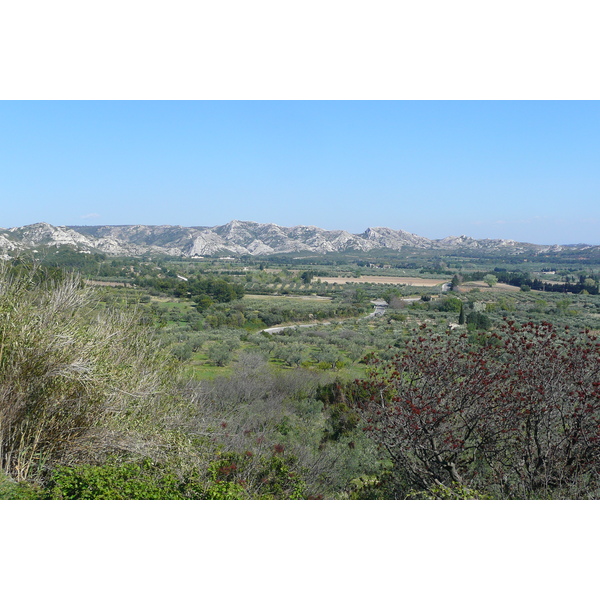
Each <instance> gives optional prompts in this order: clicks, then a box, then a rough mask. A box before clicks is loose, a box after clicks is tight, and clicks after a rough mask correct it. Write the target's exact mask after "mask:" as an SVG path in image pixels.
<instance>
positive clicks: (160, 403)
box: [0, 265, 176, 482]
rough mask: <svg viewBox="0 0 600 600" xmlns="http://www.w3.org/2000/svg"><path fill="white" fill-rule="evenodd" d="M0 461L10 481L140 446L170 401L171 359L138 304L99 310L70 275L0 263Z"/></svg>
mask: <svg viewBox="0 0 600 600" xmlns="http://www.w3.org/2000/svg"><path fill="white" fill-rule="evenodd" d="M0 339H1V343H0V468H1V469H2V470H3V471H4V472H5V473H6V474H7V475H9V476H11V477H12V478H14V479H15V480H16V481H17V482H18V481H23V480H26V479H29V478H31V477H37V476H41V475H42V474H43V471H44V469H47V468H51V467H53V466H55V465H57V464H63V465H68V464H74V463H76V462H79V461H85V460H90V459H91V460H94V461H96V460H99V459H100V457H101V456H102V455H103V454H105V453H107V452H110V451H113V450H115V449H116V448H119V449H121V450H134V451H136V452H142V453H143V452H146V451H149V450H150V447H151V446H152V444H153V442H151V441H150V438H152V436H154V435H159V432H160V431H161V430H162V425H161V420H162V419H169V418H170V417H171V416H172V414H173V409H174V408H175V404H174V403H172V402H171V397H170V395H169V394H170V392H171V391H172V389H173V384H174V382H175V380H176V377H175V370H174V366H173V363H174V361H172V360H171V359H169V357H168V356H167V355H166V354H164V352H162V351H160V350H158V349H157V347H156V346H155V345H154V344H153V341H152V335H151V333H150V331H149V330H148V329H146V328H145V327H142V326H140V325H139V323H138V317H137V313H136V311H135V310H133V309H131V310H128V312H127V313H122V312H114V311H110V310H99V309H98V307H97V304H96V302H95V301H94V295H93V291H92V290H90V289H89V288H85V287H83V286H82V284H81V282H80V280H79V279H78V278H77V277H75V276H69V277H66V278H65V279H64V281H57V280H48V279H45V278H44V276H43V273H40V271H39V270H36V269H34V268H30V269H25V270H21V271H20V272H19V273H17V274H15V273H14V272H11V270H10V268H9V267H7V266H6V265H5V266H3V267H2V268H1V270H0Z"/></svg>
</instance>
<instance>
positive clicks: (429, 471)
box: [358, 321, 600, 498]
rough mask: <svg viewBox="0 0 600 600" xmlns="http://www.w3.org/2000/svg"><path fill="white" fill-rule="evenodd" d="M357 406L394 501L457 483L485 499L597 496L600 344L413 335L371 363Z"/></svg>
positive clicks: (530, 332)
mask: <svg viewBox="0 0 600 600" xmlns="http://www.w3.org/2000/svg"><path fill="white" fill-rule="evenodd" d="M363 385H364V387H365V390H366V391H368V392H369V393H368V400H363V401H361V402H360V403H359V404H358V411H359V413H360V415H361V417H362V419H363V427H364V429H365V431H366V432H367V434H368V435H369V436H371V437H372V438H374V439H375V440H376V441H377V442H378V443H379V445H380V447H381V448H382V449H384V450H385V452H386V454H387V455H388V456H389V458H390V459H391V462H392V464H393V472H394V475H395V478H396V481H397V493H398V495H399V496H400V497H402V496H403V495H404V496H406V495H408V494H409V493H410V492H411V491H415V490H417V491H431V490H435V489H438V490H439V489H453V488H456V487H457V486H458V487H462V488H463V489H464V488H468V489H471V490H477V491H479V492H482V493H484V494H488V495H491V496H492V497H494V498H596V497H599V496H600V486H599V485H598V483H599V478H598V475H599V473H600V343H599V341H598V340H597V338H596V336H594V335H592V334H591V333H590V332H589V331H578V332H575V333H571V332H570V331H569V329H568V328H564V329H561V330H558V329H557V328H555V327H554V326H553V325H552V324H550V323H541V324H535V323H532V322H530V323H526V324H523V325H517V324H516V323H514V322H511V321H506V322H505V323H504V324H503V326H502V327H500V328H498V329H497V330H496V331H494V332H492V333H487V334H481V336H480V338H479V341H478V343H473V342H472V341H470V340H469V338H468V337H467V335H465V334H459V335H456V334H453V333H448V334H447V335H438V334H434V333H432V332H430V331H429V330H428V329H427V328H423V329H421V330H420V331H419V333H418V335H417V336H415V337H414V338H413V339H411V340H410V341H409V342H408V343H407V345H406V347H405V348H404V350H403V351H402V352H401V353H400V354H399V355H398V356H397V357H396V358H394V359H393V360H391V361H389V362H386V363H381V362H380V363H377V362H375V363H374V364H373V365H372V369H371V371H370V375H369V377H368V378H367V380H366V381H365V382H364V384H363Z"/></svg>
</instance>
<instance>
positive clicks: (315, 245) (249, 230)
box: [0, 220, 598, 257]
mask: <svg viewBox="0 0 600 600" xmlns="http://www.w3.org/2000/svg"><path fill="white" fill-rule="evenodd" d="M62 245H69V246H73V247H74V248H76V249H78V250H81V251H100V252H104V253H106V254H111V255H115V256H141V255H145V254H166V255H169V256H182V257H194V256H215V255H217V256H222V255H244V254H245V255H252V256H265V255H269V254H278V253H290V252H311V253H318V254H325V253H327V252H344V251H348V250H352V251H364V252H367V251H369V250H376V249H380V248H386V249H390V250H400V249H401V248H429V249H440V250H443V249H447V250H452V249H460V248H465V249H473V250H495V249H497V250H500V249H502V250H503V251H508V252H510V253H514V254H520V253H522V252H528V251H529V252H531V251H534V252H536V251H537V252H561V251H562V250H563V249H566V248H574V247H577V248H598V247H597V246H586V245H581V244H577V245H570V246H559V245H554V246H543V245H537V244H528V243H524V242H515V241H514V240H490V239H485V240H476V239H474V238H471V237H467V236H464V235H461V236H450V237H446V238H443V239H438V240H430V239H428V238H424V237H421V236H418V235H415V234H413V233H408V232H406V231H402V230H394V229H390V228H388V227H369V228H368V229H367V230H366V231H364V232H363V233H360V234H353V233H348V232H347V231H342V230H333V231H329V230H327V229H320V228H319V227H314V226H310V225H297V226H295V227H282V226H280V225H276V224H274V223H255V222H254V221H237V220H234V221H230V222H229V223H227V224H225V225H217V226H215V227H203V226H198V227H182V226H179V225H89V226H71V227H57V226H54V225H50V224H48V223H35V224H33V225H26V226H24V227H13V228H11V229H0V255H1V254H2V253H4V254H6V252H9V251H18V250H28V249H33V248H37V247H43V246H62Z"/></svg>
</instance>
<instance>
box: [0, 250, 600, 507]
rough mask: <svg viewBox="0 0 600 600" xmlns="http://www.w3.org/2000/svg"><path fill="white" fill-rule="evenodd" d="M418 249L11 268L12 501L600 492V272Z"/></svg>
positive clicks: (3, 378) (2, 303) (64, 257)
mask: <svg viewBox="0 0 600 600" xmlns="http://www.w3.org/2000/svg"><path fill="white" fill-rule="evenodd" d="M415 260H418V261H419V262H418V264H415V265H413V264H409V263H404V264H400V263H398V264H393V265H385V264H380V265H372V264H369V265H366V264H364V263H361V264H359V262H360V261H358V262H357V261H356V260H355V259H353V258H350V257H347V258H346V259H342V258H341V257H338V258H336V259H335V260H331V259H326V258H321V259H319V260H318V261H313V260H312V259H310V260H306V261H304V262H301V261H295V260H294V259H293V258H288V259H287V262H285V261H284V259H283V258H282V257H274V258H273V259H272V261H271V262H265V261H263V260H262V259H261V262H252V261H249V260H242V261H240V262H235V261H234V262H231V263H227V264H225V263H223V262H222V261H219V260H206V261H202V262H195V261H191V262H189V261H188V262H186V261H175V260H164V259H160V260H155V259H131V258H123V259H118V260H116V259H108V258H106V257H103V256H102V255H86V254H78V253H76V252H73V251H72V250H70V249H66V250H58V251H56V252H54V253H50V254H47V255H46V256H44V257H42V260H41V261H38V262H37V263H35V265H34V263H33V262H31V261H27V260H25V259H16V260H12V261H5V262H4V263H3V264H2V265H1V269H0V336H1V337H0V470H1V472H2V476H1V477H0V497H3V498H32V499H51V498H56V499H63V498H64V499H68V498H69V499H136V498H137V499H141V498H148V499H150V498H153V499H304V498H337V499H392V498H395V499H418V498H436V499H438V498H439V499H462V498H502V499H504V498H507V499H508V498H519V499H530V498H597V497H598V496H599V495H600V488H599V486H598V475H599V469H600V429H599V428H600V396H599V394H600V342H599V341H598V339H597V333H598V332H599V331H600V295H599V294H598V291H599V288H598V274H597V273H596V272H594V271H593V269H584V270H582V269H581V266H580V265H573V266H565V267H564V269H563V270H562V271H559V270H552V269H550V268H549V266H548V265H547V264H544V263H537V264H535V265H531V266H529V267H528V270H518V269H515V268H510V267H509V265H508V263H503V262H499V263H498V264H499V265H503V266H496V267H494V268H493V269H489V268H487V267H486V264H485V261H483V262H482V263H471V262H465V261H464V260H459V259H453V260H454V262H451V261H450V260H441V259H439V258H436V259H432V258H431V257H429V256H427V255H423V256H421V257H420V258H418V259H417V258H415ZM470 260H471V259H468V261H470ZM511 260H512V259H511ZM311 261H312V262H311ZM383 268H386V269H387V272H386V282H382V279H380V278H379V276H377V277H375V276H373V277H368V276H369V275H372V274H373V273H381V269H383ZM541 269H545V271H543V272H542V271H541ZM540 273H541V274H540ZM361 275H364V276H366V277H365V278H364V279H361ZM328 277H332V278H335V281H334V282H331V283H327V282H326V281H324V280H325V279H327V278H328ZM394 277H397V278H398V279H395V278H394ZM400 277H405V278H406V277H411V282H412V285H406V284H405V281H406V280H402V279H399V278H400ZM420 278H426V279H420ZM89 280H92V281H93V283H94V282H102V283H109V284H110V286H98V285H93V284H89V283H86V281H89ZM387 280H389V282H387ZM434 281H435V284H433V285H432V283H433V282H434ZM441 281H447V284H448V285H447V286H446V287H447V288H448V287H449V288H450V289H449V291H448V289H446V291H442V287H441V285H440V282H441ZM394 282H396V283H394ZM421 282H422V285H418V284H419V283H421ZM502 282H505V283H506V284H507V285H504V286H503V285H501V283H502ZM112 286H117V287H112ZM534 288H535V289H534ZM538 288H539V289H538ZM570 292H575V293H570ZM376 299H384V300H385V301H387V303H388V307H387V309H385V310H383V311H380V312H379V313H378V316H375V315H374V313H373V305H372V301H374V300H376ZM281 324H283V325H304V326H305V327H301V328H300V327H291V328H288V329H284V330H282V331H280V332H279V333H275V334H269V333H267V332H264V331H263V330H264V329H267V328H268V327H271V326H273V325H281Z"/></svg>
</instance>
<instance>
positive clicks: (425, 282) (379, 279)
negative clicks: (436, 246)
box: [317, 275, 449, 287]
mask: <svg viewBox="0 0 600 600" xmlns="http://www.w3.org/2000/svg"><path fill="white" fill-rule="evenodd" d="M317 279H320V280H321V281H322V282H323V283H338V284H340V283H391V284H392V285H418V286H421V287H435V286H437V285H442V284H443V283H446V282H448V281H449V280H448V279H425V278H423V277H386V276H385V275H362V276H361V277H318V278H317Z"/></svg>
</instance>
